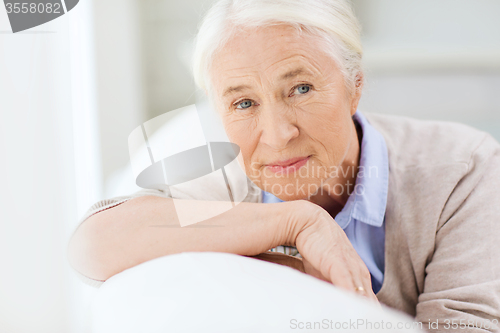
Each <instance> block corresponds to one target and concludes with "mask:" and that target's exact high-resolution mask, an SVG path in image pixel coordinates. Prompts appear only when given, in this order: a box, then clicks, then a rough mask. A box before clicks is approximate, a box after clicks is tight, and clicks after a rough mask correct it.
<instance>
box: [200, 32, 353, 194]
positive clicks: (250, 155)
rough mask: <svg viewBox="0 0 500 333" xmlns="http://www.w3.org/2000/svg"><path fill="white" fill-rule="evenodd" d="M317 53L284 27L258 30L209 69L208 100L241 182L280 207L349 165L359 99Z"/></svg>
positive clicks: (315, 45) (312, 41) (313, 41)
mask: <svg viewBox="0 0 500 333" xmlns="http://www.w3.org/2000/svg"><path fill="white" fill-rule="evenodd" d="M323 48H324V46H323V44H322V43H321V42H320V41H319V39H318V38H315V37H313V36H311V35H309V34H306V33H303V34H301V35H299V33H298V32H297V31H296V30H295V29H294V28H292V27H290V26H286V25H276V26H270V27H264V28H258V29H253V30H248V31H244V32H242V33H240V34H238V35H237V36H235V37H234V38H232V39H231V40H230V41H229V42H228V43H227V44H226V45H225V47H224V48H222V49H221V50H220V51H219V52H217V53H216V55H215V58H214V63H213V66H212V68H211V73H210V74H211V79H212V89H213V96H212V98H213V99H214V103H215V106H216V108H217V111H218V112H219V113H220V115H221V117H222V122H223V124H224V127H225V130H226V132H227V134H228V137H229V139H230V140H231V141H232V142H234V143H236V144H237V145H239V147H240V148H241V152H242V157H243V163H244V165H245V169H246V173H247V175H248V177H249V178H250V179H251V180H252V181H253V182H254V183H255V184H256V185H257V186H259V187H260V188H261V189H263V190H265V191H267V192H271V193H273V194H274V195H276V196H278V197H279V198H280V199H282V200H298V199H307V198H309V197H310V196H311V195H313V194H314V193H316V192H317V190H318V189H319V188H320V187H324V183H325V181H326V180H327V179H329V182H331V181H332V179H335V174H334V170H337V171H338V170H340V169H336V168H337V167H339V166H342V165H343V163H344V162H345V161H346V159H352V160H354V159H355V160H356V163H357V158H358V150H357V149H359V147H357V144H358V142H357V136H356V131H355V128H354V125H353V121H352V115H353V114H354V112H355V111H356V108H357V104H358V101H359V97H360V96H359V94H355V95H353V96H350V95H349V94H348V92H347V90H346V87H345V84H344V78H343V76H342V73H341V71H340V70H339V68H338V66H337V64H336V62H335V61H334V59H333V58H332V57H331V56H329V55H328V54H327V53H326V52H324V51H323ZM351 162H353V161H351ZM349 172H351V171H350V170H349ZM336 174H338V172H337V173H336ZM332 177H333V178H332ZM333 181H334V182H335V180H333ZM339 181H340V182H341V180H339Z"/></svg>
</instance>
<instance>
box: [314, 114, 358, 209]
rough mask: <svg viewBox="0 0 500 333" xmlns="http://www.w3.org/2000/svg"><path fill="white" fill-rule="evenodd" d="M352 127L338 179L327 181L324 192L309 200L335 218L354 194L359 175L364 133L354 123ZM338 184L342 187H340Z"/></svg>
mask: <svg viewBox="0 0 500 333" xmlns="http://www.w3.org/2000/svg"><path fill="white" fill-rule="evenodd" d="M352 126H353V131H351V133H352V137H351V138H350V140H351V144H350V145H349V148H348V149H349V150H348V152H347V155H346V157H345V159H344V161H343V162H342V164H341V165H340V167H339V173H338V177H335V178H330V179H328V180H326V181H325V184H324V186H323V189H322V191H319V192H318V193H317V194H315V195H313V196H312V197H311V198H310V199H309V200H310V201H311V202H313V203H315V204H317V205H319V206H321V207H323V208H324V209H325V210H326V211H327V212H328V213H329V214H330V215H331V216H333V217H335V215H337V214H338V213H339V212H340V211H341V210H342V208H344V206H345V204H346V203H347V200H348V199H349V196H350V195H351V193H352V192H354V185H355V184H356V177H357V175H358V169H359V168H358V166H359V158H360V152H361V139H362V131H361V128H359V125H357V124H355V122H354V121H353V122H352ZM338 184H341V185H342V186H341V187H339V185H338ZM339 188H341V189H342V191H340V190H339Z"/></svg>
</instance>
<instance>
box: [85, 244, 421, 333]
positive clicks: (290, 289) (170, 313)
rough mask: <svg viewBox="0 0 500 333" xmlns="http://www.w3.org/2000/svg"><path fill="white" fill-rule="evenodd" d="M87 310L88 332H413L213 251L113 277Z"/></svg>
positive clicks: (325, 290) (323, 286)
mask: <svg viewBox="0 0 500 333" xmlns="http://www.w3.org/2000/svg"><path fill="white" fill-rule="evenodd" d="M91 309H92V332H94V333H114V332H117V333H153V332H154V333H156V332H158V333H159V332H162V333H164V332H176V333H177V332H196V333H200V332H214V333H222V332H240V333H244V332H252V333H255V332H259V333H260V332H262V333H265V332H273V333H280V332H297V331H299V332H300V331H304V332H334V331H335V332H337V331H351V332H417V331H418V330H416V329H413V328H410V327H413V324H412V323H411V318H409V317H407V316H406V315H403V314H400V313H396V312H395V311H393V310H390V309H389V308H386V307H384V306H382V307H378V306H376V305H374V304H372V303H370V302H368V301H367V300H365V299H364V298H362V297H359V296H356V295H354V294H351V293H347V292H345V291H343V290H341V289H339V288H336V287H334V286H333V285H331V284H328V283H326V282H324V281H321V280H318V279H316V278H314V277H311V276H309V275H306V274H303V273H301V272H299V271H297V270H294V269H292V268H289V267H285V266H280V265H277V264H272V263H268V262H264V261H260V260H256V259H253V258H247V257H243V256H238V255H233V254H226V253H213V252H203V253H199V252H190V253H182V254H176V255H169V256H164V257H160V258H157V259H154V260H150V261H148V262H145V263H143V264H141V265H138V266H136V267H133V268H130V269H128V270H126V271H124V272H122V273H120V274H117V275H115V276H113V277H112V278H110V279H109V280H108V281H106V282H105V283H104V284H103V285H102V286H101V287H100V288H99V290H98V292H97V295H96V297H95V299H94V301H93V304H92V307H91ZM389 325H390V327H391V328H390V329H389V328H388V327H389ZM308 327H312V329H307V328H308ZM398 327H400V329H398Z"/></svg>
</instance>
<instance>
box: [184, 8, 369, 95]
mask: <svg viewBox="0 0 500 333" xmlns="http://www.w3.org/2000/svg"><path fill="white" fill-rule="evenodd" d="M275 24H288V25H290V26H293V27H295V28H296V29H297V30H298V31H299V32H302V31H305V32H308V33H310V34H312V35H315V36H318V37H320V38H323V39H324V40H325V41H326V42H327V44H326V49H327V52H329V53H330V54H331V55H332V57H333V58H334V60H335V61H336V62H337V64H338V65H339V68H340V70H341V71H342V73H343V75H344V81H345V84H346V88H347V90H348V92H352V91H353V89H354V86H355V84H356V80H357V76H358V75H359V74H360V73H361V71H362V65H361V58H362V54H363V49H362V46H361V40H360V30H361V28H360V25H359V22H358V20H357V19H356V17H355V15H354V12H353V10H352V7H351V4H350V2H349V1H348V0H220V1H217V2H216V3H215V4H214V5H213V6H212V7H211V8H210V10H209V11H208V12H207V14H206V15H205V17H204V19H203V21H202V23H201V25H200V29H199V31H198V35H197V37H196V42H195V49H194V54H193V74H194V79H195V83H196V85H197V86H198V87H200V88H201V89H203V90H205V91H207V92H210V91H211V87H210V85H209V81H210V80H209V72H210V66H211V63H212V60H213V56H214V54H215V53H216V51H218V50H219V49H220V48H222V47H223V46H224V45H225V43H226V42H227V41H228V40H229V39H230V38H231V37H232V36H233V35H234V34H235V33H236V32H237V31H238V29H239V28H248V27H263V26H269V25H275Z"/></svg>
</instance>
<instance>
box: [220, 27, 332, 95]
mask: <svg viewBox="0 0 500 333" xmlns="http://www.w3.org/2000/svg"><path fill="white" fill-rule="evenodd" d="M332 62H333V59H332V58H331V57H330V56H329V55H328V54H327V53H326V52H325V51H324V44H322V43H321V40H320V38H319V37H317V36H313V35H311V34H309V33H305V32H302V33H300V32H299V31H298V30H297V29H295V28H294V27H291V26H287V25H274V26H267V27H259V28H249V29H246V30H242V31H240V32H238V33H236V34H235V35H234V36H233V37H232V38H231V39H230V40H229V41H228V42H227V43H226V44H225V45H224V47H223V48H221V49H220V50H219V51H218V52H217V53H216V54H215V56H214V60H213V64H212V70H211V77H212V80H213V83H214V84H215V85H216V86H217V85H218V86H220V85H222V84H223V85H228V81H232V80H238V79H240V80H241V79H244V78H248V77H251V76H265V77H267V78H270V79H273V80H274V79H276V78H277V77H283V74H284V73H285V72H290V71H294V70H297V69H302V71H301V72H302V74H311V75H318V74H320V73H321V72H322V71H323V70H324V69H325V68H326V67H329V66H332Z"/></svg>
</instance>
